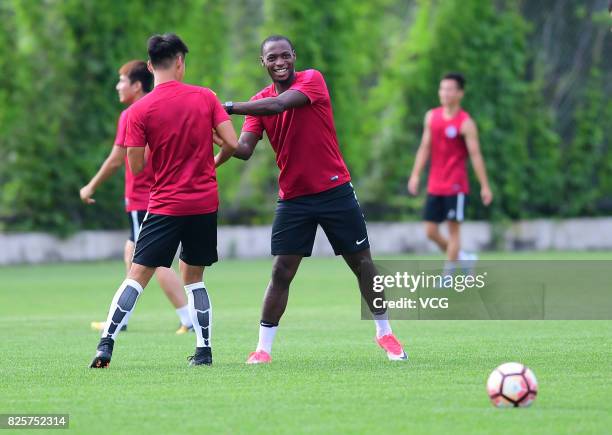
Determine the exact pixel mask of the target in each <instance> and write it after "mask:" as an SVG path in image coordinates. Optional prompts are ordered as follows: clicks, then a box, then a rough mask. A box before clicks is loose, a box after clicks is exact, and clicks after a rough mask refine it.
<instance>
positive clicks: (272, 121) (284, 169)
mask: <svg viewBox="0 0 612 435" xmlns="http://www.w3.org/2000/svg"><path fill="white" fill-rule="evenodd" d="M289 89H290V90H295V91H299V92H301V93H303V94H304V95H306V96H307V97H308V99H309V100H310V104H307V105H305V106H302V107H296V108H293V109H289V110H286V111H284V112H283V113H280V114H278V115H266V116H247V117H246V119H245V121H244V126H243V127H242V131H243V132H246V131H249V132H252V133H255V134H256V135H257V136H258V137H259V138H261V136H262V134H263V132H264V131H265V132H266V134H267V135H268V138H269V139H270V144H271V145H272V148H273V149H274V151H275V153H276V164H277V165H278V168H279V169H280V174H279V177H278V184H279V196H280V198H281V199H291V198H295V197H298V196H303V195H312V194H315V193H319V192H323V191H325V190H329V189H332V188H334V187H336V186H339V185H341V184H344V183H347V182H349V181H350V180H351V176H350V174H349V172H348V169H347V168H346V165H345V164H344V160H343V159H342V154H341V153H340V148H339V146H338V139H337V137H336V127H335V126H334V116H333V113H332V106H331V100H330V98H329V92H328V91H327V85H326V84H325V80H324V79H323V75H322V74H321V73H320V72H319V71H317V70H314V69H309V70H306V71H299V72H296V73H295V81H294V82H293V84H292V85H291V87H290V88H289ZM277 95H278V94H277V93H276V88H275V87H274V83H273V84H271V85H270V86H268V87H266V88H264V89H262V90H261V91H260V92H259V93H257V94H256V95H255V96H254V97H253V98H251V101H254V100H259V99H261V98H266V97H276V96H277Z"/></svg>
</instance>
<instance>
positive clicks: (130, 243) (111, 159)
mask: <svg viewBox="0 0 612 435" xmlns="http://www.w3.org/2000/svg"><path fill="white" fill-rule="evenodd" d="M152 87H153V75H152V74H151V73H150V72H149V70H148V69H147V63H146V62H143V61H141V60H132V61H130V62H127V63H126V64H124V65H123V66H122V67H121V68H119V81H118V82H117V86H116V89H117V93H118V95H119V101H120V102H121V103H122V104H125V105H126V106H128V107H129V106H130V105H131V104H132V103H135V102H136V101H138V100H140V99H141V98H142V97H144V96H145V95H146V94H147V93H148V92H150V91H151V88H152ZM127 111H128V109H127V108H126V109H125V110H124V111H123V112H121V116H120V117H119V122H118V125H117V134H116V136H115V142H114V146H113V148H112V149H111V151H110V153H109V155H108V157H107V158H106V160H105V161H104V163H102V165H101V166H100V169H98V172H97V173H96V175H94V177H93V178H92V179H91V180H90V181H89V183H87V185H85V186H84V187H83V188H81V191H80V195H81V200H82V201H83V202H84V203H85V204H95V202H96V201H95V199H93V198H92V197H93V195H94V193H95V192H96V189H97V188H98V187H99V186H100V185H101V184H102V183H103V182H104V181H105V180H106V179H108V178H109V177H110V176H111V175H113V174H114V173H115V172H116V171H117V170H118V169H119V168H120V167H121V166H123V165H124V163H125V211H126V212H127V216H128V221H129V224H130V236H129V239H128V240H126V242H125V248H124V250H123V260H124V262H125V268H126V273H127V272H128V271H129V270H130V266H131V265H132V256H133V255H134V242H135V240H136V239H137V238H138V232H139V230H140V225H141V224H142V221H143V219H144V217H145V214H146V213H147V205H148V204H149V191H150V189H151V185H152V184H153V171H152V169H151V166H150V165H146V166H145V169H144V170H143V171H142V173H140V174H138V175H137V176H135V175H133V174H132V171H130V168H129V166H128V165H127V150H126V147H125V145H124V143H125V133H126V127H127ZM155 276H156V277H157V280H158V282H159V285H160V286H161V288H162V289H163V290H164V293H165V294H166V296H167V297H168V300H170V302H171V303H172V305H174V308H175V309H176V314H177V315H178V317H179V320H180V326H179V329H178V330H177V331H176V333H177V334H179V335H180V334H184V333H186V332H187V331H189V330H190V328H192V324H191V317H190V316H189V309H188V307H187V297H186V296H185V292H184V291H183V286H182V285H181V282H180V280H179V278H178V276H177V275H176V273H175V272H174V270H172V269H171V268H167V267H160V268H159V269H157V271H156V273H155ZM128 320H129V318H128V319H126V323H125V325H124V327H123V329H124V330H125V329H126V328H127V322H128ZM91 327H92V328H93V329H96V330H98V331H102V330H104V327H105V323H104V322H91Z"/></svg>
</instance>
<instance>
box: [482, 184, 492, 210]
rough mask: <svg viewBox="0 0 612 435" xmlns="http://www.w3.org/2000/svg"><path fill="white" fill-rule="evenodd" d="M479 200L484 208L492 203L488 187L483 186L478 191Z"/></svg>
mask: <svg viewBox="0 0 612 435" xmlns="http://www.w3.org/2000/svg"><path fill="white" fill-rule="evenodd" d="M480 198H481V199H482V203H483V204H484V205H485V206H488V205H489V204H491V202H492V201H493V192H491V188H490V187H489V186H483V187H482V188H481V189H480Z"/></svg>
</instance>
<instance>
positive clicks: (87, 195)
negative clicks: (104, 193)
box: [79, 184, 96, 204]
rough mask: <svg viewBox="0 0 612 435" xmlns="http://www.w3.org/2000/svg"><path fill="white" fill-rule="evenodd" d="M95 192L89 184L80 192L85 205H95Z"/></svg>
mask: <svg viewBox="0 0 612 435" xmlns="http://www.w3.org/2000/svg"><path fill="white" fill-rule="evenodd" d="M94 192H95V190H94V189H92V188H91V186H90V185H89V184H88V185H86V186H83V187H82V188H81V190H80V191H79V194H80V195H81V201H83V202H84V203H85V204H95V202H96V200H95V199H93V198H92V196H93V194H94Z"/></svg>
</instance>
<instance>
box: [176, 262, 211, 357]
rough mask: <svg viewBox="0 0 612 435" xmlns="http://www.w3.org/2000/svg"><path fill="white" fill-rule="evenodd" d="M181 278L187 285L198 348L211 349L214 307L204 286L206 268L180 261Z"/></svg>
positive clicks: (188, 300) (190, 312)
mask: <svg viewBox="0 0 612 435" xmlns="http://www.w3.org/2000/svg"><path fill="white" fill-rule="evenodd" d="M179 268H180V269H181V276H182V277H183V282H184V283H185V292H186V293H187V305H188V306H189V314H190V317H191V322H192V324H193V328H194V330H195V333H196V347H199V348H203V347H207V348H210V347H211V345H210V340H211V337H212V334H211V333H212V305H211V303H210V298H209V296H208V290H206V286H205V285H204V266H192V265H189V264H187V263H185V262H184V261H183V260H181V261H179Z"/></svg>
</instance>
